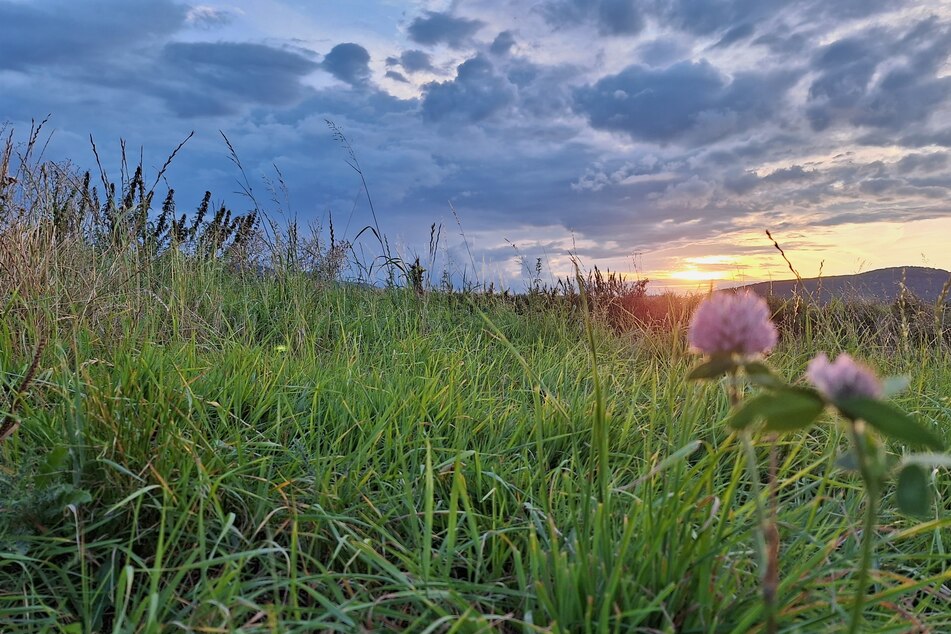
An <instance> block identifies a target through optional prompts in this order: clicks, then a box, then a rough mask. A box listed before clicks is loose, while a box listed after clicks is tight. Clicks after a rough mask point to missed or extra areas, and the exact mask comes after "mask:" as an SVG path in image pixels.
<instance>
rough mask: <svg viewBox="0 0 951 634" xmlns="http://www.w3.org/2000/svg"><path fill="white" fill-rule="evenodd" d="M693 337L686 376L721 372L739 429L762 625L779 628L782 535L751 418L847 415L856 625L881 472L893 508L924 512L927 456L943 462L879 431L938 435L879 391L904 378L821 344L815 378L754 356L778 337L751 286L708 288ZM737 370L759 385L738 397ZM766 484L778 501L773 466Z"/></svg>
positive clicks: (934, 442) (764, 421) (902, 437)
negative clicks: (861, 511) (735, 290)
mask: <svg viewBox="0 0 951 634" xmlns="http://www.w3.org/2000/svg"><path fill="white" fill-rule="evenodd" d="M690 342H691V345H692V347H693V348H694V350H695V351H697V352H700V353H702V354H704V355H706V360H705V362H704V363H702V364H701V365H700V366H698V367H697V368H695V369H694V370H693V372H691V374H690V378H692V379H719V378H721V377H723V376H726V377H727V386H728V392H729V394H730V401H731V405H732V406H733V410H734V411H733V413H732V414H731V416H730V418H729V425H730V426H731V427H732V428H733V429H734V430H736V431H737V433H738V434H739V435H740V437H741V438H742V439H743V444H744V448H745V450H746V456H747V468H748V471H749V474H750V480H751V486H752V488H753V496H754V503H755V508H756V513H757V519H758V520H759V525H760V531H759V535H758V542H759V547H760V548H759V554H760V566H761V568H760V570H761V575H762V582H763V600H764V605H765V609H766V614H767V631H770V632H772V631H775V630H776V621H775V618H776V608H775V590H776V587H777V585H778V578H777V577H778V572H777V571H778V548H779V537H778V532H777V530H776V521H775V516H774V517H773V518H772V519H771V521H767V519H766V515H765V513H764V511H763V508H762V502H761V500H760V497H761V491H760V484H759V477H758V470H757V466H756V455H755V453H754V450H753V444H752V439H751V437H752V432H753V431H754V429H757V428H758V429H761V430H762V431H765V432H767V433H770V434H782V433H788V432H794V431H798V430H802V429H807V428H809V427H811V426H812V425H813V424H815V423H816V421H817V420H818V419H819V416H820V415H821V414H822V413H823V411H825V410H826V409H827V408H828V409H832V410H833V411H835V412H837V413H838V414H839V416H840V418H841V419H842V420H843V421H844V423H845V427H846V429H847V432H848V435H849V438H850V440H851V451H850V452H849V453H848V454H846V455H844V456H842V457H841V458H840V460H839V464H840V466H843V467H844V468H849V469H852V470H855V471H857V472H858V474H859V476H860V478H861V480H862V483H863V486H864V489H865V498H866V501H865V515H864V522H863V528H862V532H861V551H860V559H859V563H858V570H857V578H856V584H855V594H854V598H853V600H852V606H851V607H852V612H851V618H850V622H849V629H848V631H849V632H850V633H854V632H857V631H858V630H859V628H860V627H861V623H862V616H863V607H864V604H865V595H866V592H867V590H868V585H869V576H870V575H869V572H870V568H871V565H872V550H873V547H874V539H875V527H876V524H877V521H878V512H879V504H878V503H879V498H880V496H881V493H882V490H883V488H884V486H885V484H886V482H887V481H888V479H889V478H890V477H892V476H896V475H897V485H896V495H895V498H896V500H897V503H898V507H899V509H900V510H901V511H902V512H904V513H908V514H913V515H923V514H925V513H926V512H927V511H928V509H929V508H930V506H931V500H930V489H929V488H928V485H927V484H928V483H927V475H926V472H925V470H924V465H929V464H935V465H937V464H947V463H948V460H947V458H946V457H945V456H942V455H935V454H918V455H911V456H908V457H906V458H905V459H903V460H902V461H900V462H898V461H896V460H895V459H894V458H893V457H891V456H889V455H888V454H887V453H886V451H885V449H884V447H883V445H882V442H881V441H880V440H879V438H878V435H882V436H884V437H887V438H891V439H893V440H895V441H899V442H905V443H909V444H912V445H920V446H924V447H927V448H928V449H931V450H936V451H940V450H943V449H944V443H943V441H942V439H941V438H939V437H938V436H937V435H936V434H935V433H934V432H933V431H931V430H930V429H928V428H927V427H925V426H924V425H922V424H921V423H920V422H919V421H917V420H916V419H915V418H914V417H912V416H910V415H909V414H907V413H905V412H903V411H902V410H900V409H899V408H897V407H895V406H894V405H892V404H890V403H888V402H887V401H886V400H885V399H886V398H887V396H889V395H891V394H893V393H894V392H895V391H897V389H900V386H901V384H902V383H903V381H902V380H901V379H898V378H892V379H887V380H885V381H883V380H881V379H880V378H879V377H878V376H877V375H876V373H875V372H874V371H873V370H872V369H871V368H869V367H868V366H866V365H864V364H862V363H859V362H857V361H856V360H854V359H853V358H852V357H850V356H849V355H848V354H840V355H839V356H838V357H837V358H836V359H835V360H834V361H830V360H829V358H828V356H827V355H826V354H825V353H820V354H819V355H817V356H816V357H815V358H814V359H812V360H811V361H810V362H809V364H808V366H807V369H806V373H805V379H806V381H807V382H808V384H811V385H808V384H801V383H800V384H790V383H787V382H786V381H784V380H782V379H781V378H780V377H778V376H777V375H776V374H775V373H773V372H772V371H771V370H770V369H769V367H768V366H766V365H765V364H764V363H763V362H762V361H760V360H759V357H760V356H761V355H763V354H765V353H766V352H769V351H770V350H772V348H773V347H774V346H775V343H776V335H775V326H773V324H772V322H771V321H770V319H769V311H768V307H767V306H766V303H765V302H764V301H763V300H762V299H759V298H757V297H755V296H751V295H748V294H736V295H731V294H719V295H713V296H711V297H710V298H708V299H707V300H706V301H704V302H703V303H702V304H701V305H700V306H699V307H698V309H697V311H696V313H695V314H694V318H693V320H692V322H691V329H690ZM741 374H742V375H744V376H745V377H747V379H748V382H749V383H751V384H753V385H754V386H757V387H759V388H760V390H761V391H760V392H759V393H757V394H756V395H754V396H752V397H750V398H748V399H745V400H742V401H741V398H740V397H741V395H742V391H741V390H740V385H739V382H738V377H739V376H740V375H741ZM757 424H758V425H759V426H758V427H756V425H757ZM874 432H877V434H876V433H874ZM774 451H775V448H774V447H772V446H771V448H770V452H771V453H770V456H771V462H772V461H773V460H774V459H775V454H774V453H773V452H774ZM770 486H771V490H772V491H773V492H774V495H773V496H771V497H772V499H773V500H774V507H773V508H774V509H775V499H776V496H775V488H774V486H775V482H774V481H773V479H772V475H771V481H770Z"/></svg>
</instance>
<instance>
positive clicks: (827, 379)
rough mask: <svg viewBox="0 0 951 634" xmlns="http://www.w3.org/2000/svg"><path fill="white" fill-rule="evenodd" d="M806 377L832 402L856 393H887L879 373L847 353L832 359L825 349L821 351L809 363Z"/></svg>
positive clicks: (863, 394)
mask: <svg viewBox="0 0 951 634" xmlns="http://www.w3.org/2000/svg"><path fill="white" fill-rule="evenodd" d="M806 378H807V379H809V381H810V382H811V383H812V384H813V385H815V386H816V389H818V390H819V392H821V393H822V394H823V395H824V396H825V397H826V398H828V399H829V400H831V401H840V400H843V399H847V398H850V397H853V396H865V397H869V398H881V396H882V394H883V388H882V383H881V381H879V379H878V377H877V376H875V372H873V371H872V369H871V368H869V367H868V366H866V365H863V364H861V363H859V362H857V361H856V360H855V359H853V358H852V357H850V356H849V355H847V354H845V353H843V354H840V355H839V356H838V357H836V359H835V361H831V362H830V361H829V357H827V356H826V354H825V353H824V352H822V353H820V354H819V355H818V356H816V358H814V359H813V360H812V361H810V362H809V365H808V367H807V368H806Z"/></svg>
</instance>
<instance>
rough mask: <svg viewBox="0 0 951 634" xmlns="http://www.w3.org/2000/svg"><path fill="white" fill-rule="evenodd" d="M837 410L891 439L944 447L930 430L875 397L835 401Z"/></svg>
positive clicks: (942, 442)
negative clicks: (861, 421)
mask: <svg viewBox="0 0 951 634" xmlns="http://www.w3.org/2000/svg"><path fill="white" fill-rule="evenodd" d="M836 406H837V407H838V408H839V410H840V411H841V412H842V413H843V414H844V415H845V416H848V417H849V418H851V419H853V420H863V421H865V422H866V423H868V424H869V425H871V426H872V427H874V428H875V429H877V430H878V431H879V432H881V433H883V434H885V435H886V436H888V437H890V438H894V439H895V440H902V441H905V442H910V443H912V444H915V445H923V446H925V447H928V448H929V449H936V450H942V449H944V441H942V440H941V438H940V437H939V436H938V435H937V434H935V433H934V432H933V431H931V430H930V429H928V428H926V427H924V426H923V425H922V424H921V423H919V422H918V421H916V420H915V419H914V418H913V417H912V416H909V415H908V414H906V413H905V412H903V411H901V410H900V409H898V408H897V407H895V406H893V405H890V404H888V403H885V402H883V401H879V400H877V399H871V398H863V397H853V398H849V399H846V400H843V401H841V402H838V403H836Z"/></svg>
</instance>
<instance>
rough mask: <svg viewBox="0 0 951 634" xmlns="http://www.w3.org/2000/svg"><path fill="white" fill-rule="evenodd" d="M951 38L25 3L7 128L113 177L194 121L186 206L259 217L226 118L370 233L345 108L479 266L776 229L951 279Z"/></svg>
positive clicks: (461, 268) (731, 276) (897, 11)
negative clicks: (208, 198) (98, 161)
mask: <svg viewBox="0 0 951 634" xmlns="http://www.w3.org/2000/svg"><path fill="white" fill-rule="evenodd" d="M949 53H951V0H938V1H935V0H932V1H928V2H926V1H910V0H909V1H902V0H888V1H885V0H835V1H830V0H461V1H449V0H407V1H403V2H400V1H397V0H336V1H335V0H320V1H317V0H314V1H309V2H308V1H305V0H223V1H221V2H217V1H213V0H206V1H195V2H179V1H177V0H0V125H4V124H5V125H6V126H7V129H8V130H9V129H10V128H13V129H14V130H15V131H16V132H17V134H18V138H21V139H22V138H23V136H24V135H25V134H26V131H27V130H28V129H29V126H30V121H31V120H32V119H38V120H39V119H42V118H44V117H46V116H47V115H50V120H49V123H48V124H47V128H46V129H47V130H48V131H51V132H52V137H51V138H50V142H49V146H48V147H47V150H46V157H47V158H50V159H54V160H66V159H68V160H70V161H71V162H72V163H74V164H75V165H76V166H77V167H78V168H80V169H82V168H87V167H89V166H91V165H93V163H92V160H93V156H92V152H91V149H90V143H89V137H90V135H92V136H93V137H94V138H95V140H96V145H97V146H98V148H99V152H100V154H101V155H103V157H104V162H105V163H106V165H107V167H109V168H110V169H111V170H113V173H114V172H115V170H116V169H117V168H116V165H117V164H118V157H119V142H120V139H122V140H124V141H125V143H126V145H127V148H129V149H130V151H133V150H134V153H135V154H136V155H138V153H139V152H140V151H141V153H142V156H144V162H145V167H146V170H147V171H151V173H153V174H154V173H155V171H156V170H157V169H158V168H159V167H160V166H161V165H162V163H163V162H164V161H165V158H166V157H167V156H168V154H169V152H170V151H171V150H172V149H173V148H174V147H175V146H176V145H177V144H178V143H179V142H180V141H181V140H182V139H184V138H185V137H186V136H187V135H188V134H189V133H190V132H191V131H194V132H195V136H194V137H193V138H192V139H191V140H190V141H189V142H188V143H187V144H186V145H185V147H184V148H183V149H182V151H181V152H180V153H179V155H178V156H177V157H176V158H175V161H174V162H173V164H172V166H171V168H170V169H169V171H168V172H167V175H166V178H167V181H168V183H169V185H170V186H171V187H174V188H175V190H176V194H177V196H176V198H177V200H178V205H179V208H180V209H184V208H191V207H194V206H197V204H198V202H199V201H200V199H201V196H202V194H203V193H204V191H205V190H206V189H207V190H210V191H212V193H213V196H214V199H215V200H218V201H221V202H225V203H227V204H228V205H229V206H230V207H232V208H233V209H235V211H244V210H246V209H247V208H248V205H249V202H248V201H247V199H246V198H244V197H243V196H241V195H240V194H239V193H238V192H239V186H238V182H237V181H238V179H239V178H240V174H239V173H238V171H237V169H236V168H235V166H234V165H233V163H232V162H231V160H230V158H229V154H228V150H227V148H226V147H225V144H224V142H223V141H222V138H221V135H220V133H219V131H221V132H223V133H224V134H226V135H227V137H228V138H229V139H230V141H231V143H232V144H233V146H234V148H235V150H236V151H237V154H238V156H239V158H240V160H241V162H242V164H243V166H244V168H245V171H246V173H247V174H248V177H249V179H250V182H251V184H252V189H253V190H254V191H255V192H256V196H257V197H258V198H259V200H261V201H262V203H263V205H264V207H265V208H267V209H268V212H269V215H270V216H271V217H272V218H274V219H276V220H278V221H285V220H286V219H288V218H292V217H293V218H297V219H298V220H299V221H300V222H302V223H304V224H311V223H312V224H314V225H317V226H319V227H320V228H321V230H322V231H324V232H326V231H327V227H328V225H329V222H330V220H331V219H332V221H333V224H334V227H335V232H336V237H337V238H338V239H339V238H349V239H354V238H355V236H356V235H357V233H358V232H359V230H360V229H361V228H362V227H364V226H366V225H367V224H370V222H371V215H370V209H369V206H368V204H367V197H366V193H365V192H364V191H363V190H362V183H361V179H360V175H359V174H357V173H356V172H354V170H353V169H351V167H350V166H349V165H348V158H349V155H348V152H347V151H346V149H345V148H343V147H341V144H340V142H339V139H335V138H334V135H333V133H332V131H331V129H330V128H329V126H328V123H327V121H328V120H329V121H331V122H333V124H334V125H335V126H337V128H338V129H339V130H341V131H342V132H343V134H344V135H345V136H346V138H347V139H348V141H349V142H350V144H351V146H352V149H353V152H354V155H355V156H356V158H357V160H358V161H359V165H360V168H361V170H362V172H363V175H364V177H365V179H366V183H367V185H368V189H369V192H370V195H371V198H372V201H373V205H374V209H375V211H376V215H377V218H378V222H379V225H380V229H381V230H382V232H383V233H384V234H386V235H387V237H388V240H389V241H390V243H391V245H393V249H394V251H396V252H397V253H398V254H399V255H401V256H402V257H404V258H407V259H412V258H413V257H415V256H416V255H419V256H421V257H422V258H423V260H424V261H426V260H427V258H428V256H427V253H428V244H429V240H430V227H431V225H432V223H437V224H440V223H441V224H442V225H443V233H442V239H441V242H440V260H439V262H438V263H436V265H435V267H434V268H439V269H446V270H449V272H450V273H451V274H452V275H453V276H454V277H455V278H456V279H458V278H459V276H461V275H462V274H463V273H465V274H466V275H467V276H469V277H470V278H471V277H472V270H473V268H474V269H475V270H476V273H475V277H477V278H479V279H481V280H483V281H487V282H488V281H494V282H497V283H501V284H504V285H507V286H513V287H516V288H518V287H519V286H520V285H521V284H523V283H524V281H525V279H526V278H527V277H528V273H527V272H526V268H532V266H533V264H534V262H535V259H536V258H542V261H543V269H544V273H543V275H544V278H545V279H546V280H549V279H551V277H550V276H556V275H560V274H565V273H567V272H569V271H570V266H571V265H570V259H569V254H570V253H574V254H576V255H577V256H578V257H579V258H580V260H581V262H582V263H583V264H584V265H586V266H593V265H598V266H600V267H601V268H610V269H612V270H618V271H621V272H625V273H628V274H631V275H640V276H646V277H648V278H650V279H652V280H655V286H654V287H655V288H656V289H663V288H690V287H696V286H702V285H707V284H709V283H710V281H711V280H712V281H714V282H715V283H718V284H736V283H739V282H748V281H758V280H765V279H784V278H787V277H789V272H788V269H787V268H786V264H785V262H783V261H782V259H781V258H780V257H779V255H778V253H777V252H776V250H775V249H774V248H773V245H772V243H771V242H770V241H769V240H768V239H767V238H766V235H765V230H766V229H769V230H770V231H772V233H773V235H774V237H775V238H776V239H777V240H778V241H779V242H780V244H781V245H782V246H783V248H784V249H785V251H786V253H787V255H788V256H789V257H790V258H791V259H792V261H793V263H794V264H795V265H796V267H797V268H798V269H799V271H800V272H801V274H802V275H803V276H811V275H816V274H817V273H818V272H819V271H820V267H821V270H822V272H823V274H825V275H833V274H848V273H855V272H859V271H866V270H871V269H875V268H881V267H884V266H901V265H918V266H934V267H939V268H946V269H951V249H949V248H948V238H949V236H951V196H949V194H951V191H949V188H951V59H949ZM278 172H279V174H280V177H281V178H282V179H283V181H284V182H285V183H286V185H287V196H286V197H285V196H284V195H283V194H282V193H280V192H278V195H277V196H272V193H271V192H270V191H269V187H268V183H271V185H272V187H271V189H275V188H274V187H273V185H274V183H276V182H278ZM272 198H273V200H272ZM453 210H455V214H453ZM460 229H461V231H460ZM462 232H464V234H465V243H464V242H463V239H462V238H461V236H460V234H461V233H462ZM367 235H368V234H366V233H364V234H363V236H362V237H361V238H360V240H363V241H364V242H365V241H366V239H367ZM466 243H467V244H468V248H467V247H466ZM365 246H366V248H367V249H369V250H372V244H366V245H365ZM526 264H529V266H528V267H526V266H525V265H526ZM439 273H440V271H437V272H436V275H438V274H439Z"/></svg>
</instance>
